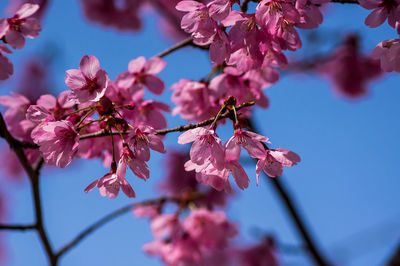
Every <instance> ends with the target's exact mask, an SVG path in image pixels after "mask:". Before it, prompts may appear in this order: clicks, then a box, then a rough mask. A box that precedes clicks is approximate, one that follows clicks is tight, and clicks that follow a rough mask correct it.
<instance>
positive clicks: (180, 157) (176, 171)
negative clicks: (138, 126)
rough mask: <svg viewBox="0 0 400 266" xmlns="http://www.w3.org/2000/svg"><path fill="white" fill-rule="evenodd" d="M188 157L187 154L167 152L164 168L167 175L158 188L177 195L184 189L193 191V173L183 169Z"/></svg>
mask: <svg viewBox="0 0 400 266" xmlns="http://www.w3.org/2000/svg"><path fill="white" fill-rule="evenodd" d="M188 159H189V156H188V154H186V153H184V152H181V151H178V150H169V151H168V153H167V160H166V164H165V166H166V170H167V175H166V177H164V178H163V183H162V184H160V186H159V188H160V190H163V191H165V192H167V193H168V194H170V195H173V196H179V195H181V194H182V193H183V192H185V191H193V190H195V188H196V186H197V181H196V176H195V173H194V172H192V171H190V172H188V171H186V170H185V167H184V165H185V162H186V161H187V160H188Z"/></svg>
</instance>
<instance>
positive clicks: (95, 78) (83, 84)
mask: <svg viewBox="0 0 400 266" xmlns="http://www.w3.org/2000/svg"><path fill="white" fill-rule="evenodd" d="M66 73H67V76H66V77H65V83H66V84H67V86H68V88H70V89H71V90H72V91H73V92H74V94H75V96H76V98H77V99H78V101H79V102H80V103H86V102H97V101H99V100H100V98H101V97H103V96H104V94H105V91H106V88H107V83H108V75H107V72H106V71H105V70H103V69H100V62H99V60H98V59H97V58H96V57H95V56H94V55H90V56H88V55H85V56H83V57H82V59H81V61H80V62H79V69H70V70H67V72H66Z"/></svg>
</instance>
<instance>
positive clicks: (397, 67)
mask: <svg viewBox="0 0 400 266" xmlns="http://www.w3.org/2000/svg"><path fill="white" fill-rule="evenodd" d="M371 57H372V58H374V59H379V60H380V63H381V68H382V70H383V71H386V72H392V71H395V72H397V73H400V39H393V40H385V41H383V42H381V43H379V44H378V45H377V46H376V47H375V48H374V50H373V51H372V53H371Z"/></svg>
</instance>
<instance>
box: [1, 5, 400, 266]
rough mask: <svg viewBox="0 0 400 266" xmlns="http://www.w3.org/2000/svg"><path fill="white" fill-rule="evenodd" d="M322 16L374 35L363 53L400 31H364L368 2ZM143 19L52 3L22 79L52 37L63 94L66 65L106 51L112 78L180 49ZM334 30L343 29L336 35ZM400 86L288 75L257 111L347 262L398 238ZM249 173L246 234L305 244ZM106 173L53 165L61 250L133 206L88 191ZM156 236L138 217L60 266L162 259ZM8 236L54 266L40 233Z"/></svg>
mask: <svg viewBox="0 0 400 266" xmlns="http://www.w3.org/2000/svg"><path fill="white" fill-rule="evenodd" d="M4 6H5V3H1V4H0V8H2V9H4ZM325 14H326V16H325V23H324V26H323V27H322V28H321V31H323V32H324V34H325V35H326V38H328V39H329V40H332V42H333V43H335V42H338V41H339V39H340V34H343V33H345V32H347V31H350V30H353V31H357V32H358V33H360V34H361V35H362V36H363V37H365V38H364V41H363V47H364V49H365V50H366V51H370V50H371V49H372V48H373V47H374V46H375V45H376V44H377V43H378V42H380V41H382V40H384V39H391V38H396V34H395V31H394V30H393V29H391V28H389V27H388V26H387V25H385V26H381V27H379V28H377V29H373V30H371V29H369V28H367V27H366V26H365V25H364V23H363V22H364V19H365V17H366V15H367V14H368V11H366V10H363V9H362V8H361V7H359V6H356V5H340V4H336V5H331V6H330V7H329V8H327V9H326V12H325ZM143 19H144V20H145V23H144V28H143V30H142V31H141V32H139V33H135V34H132V33H119V32H116V31H114V30H112V29H104V28H102V27H99V26H97V25H93V24H91V23H88V22H87V21H86V20H85V19H84V18H83V16H82V11H81V9H80V8H79V2H78V1H76V0H75V1H52V3H51V5H50V8H49V10H48V12H47V14H46V15H45V19H44V21H43V31H42V32H41V34H40V36H39V38H37V39H35V40H29V41H28V42H27V44H26V48H25V49H23V50H20V51H16V52H15V54H14V55H12V56H11V58H12V61H13V62H14V63H15V68H16V73H15V76H18V75H19V74H20V72H21V71H20V68H19V66H21V64H22V62H23V60H24V58H25V57H27V56H30V55H32V54H34V53H36V52H38V51H41V50H43V49H44V48H43V47H44V46H45V45H47V44H49V43H51V44H52V45H55V46H56V47H57V49H58V50H59V52H60V54H59V56H58V58H57V60H56V61H55V64H54V69H53V74H52V82H53V84H54V88H55V91H57V92H60V91H62V90H65V89H67V87H66V85H65V84H64V76H65V70H67V69H71V68H76V67H77V66H78V63H79V60H80V58H81V57H82V56H83V55H85V54H92V55H95V56H97V57H98V58H99V60H100V62H101V66H102V68H104V69H106V70H107V72H108V73H109V75H110V77H111V78H115V76H116V74H118V73H119V72H121V71H124V70H125V69H126V68H127V64H128V62H129V61H130V60H131V59H133V58H136V57H138V56H141V55H143V56H146V57H147V58H148V57H151V56H153V55H155V54H157V53H158V52H160V51H162V50H164V49H165V48H167V47H169V46H170V45H171V44H172V43H171V42H170V41H168V40H166V39H164V38H163V37H162V36H161V35H160V31H159V28H158V24H157V18H156V17H155V16H154V14H153V13H146V14H144V15H143ZM385 24H386V23H385ZM334 30H335V32H338V33H339V34H336V33H332V32H333V31H334ZM332 34H334V35H332ZM166 61H167V63H168V65H167V67H166V68H165V70H164V71H163V72H162V73H161V75H160V76H161V77H162V78H163V80H164V81H165V82H166V84H167V87H169V86H170V85H171V84H172V83H174V82H176V81H177V80H178V79H179V78H192V79H198V78H200V77H202V76H204V74H206V73H208V72H209V67H210V64H209V59H208V55H207V54H205V53H204V52H202V51H197V50H193V49H190V48H187V49H185V50H183V51H180V52H178V53H175V54H173V55H170V56H168V57H167V58H166ZM399 82H400V78H399V75H398V74H391V75H387V76H385V77H384V78H382V79H381V80H379V81H378V82H375V83H373V84H372V86H370V95H369V96H368V97H366V98H363V99H361V100H359V101H348V100H344V99H342V98H339V97H337V96H335V95H334V94H333V93H332V89H331V84H330V83H328V82H326V81H325V80H323V79H321V78H319V77H316V76H306V75H296V76H292V75H285V76H284V77H282V80H281V81H280V82H279V83H277V84H276V85H274V86H272V87H270V88H268V89H267V95H268V97H269V98H270V101H271V107H270V108H269V109H268V110H260V109H259V110H257V111H256V114H255V115H256V118H257V119H258V126H259V127H260V128H261V129H262V132H263V133H264V134H265V135H266V136H268V137H269V138H270V139H271V141H272V143H273V145H274V147H286V148H288V149H291V150H293V151H296V152H297V153H298V154H299V155H300V156H301V158H302V162H301V163H300V164H299V165H298V166H296V167H293V168H291V169H285V176H284V177H283V178H282V179H284V180H283V181H284V182H285V183H286V184H287V185H288V187H289V189H290V190H291V192H292V193H293V195H294V198H295V201H296V203H297V204H298V205H300V206H301V210H302V213H303V214H304V215H305V216H306V217H307V222H308V223H309V225H310V226H311V227H312V229H313V233H314V235H315V238H316V239H317V241H318V243H320V244H321V247H322V248H323V250H324V253H325V254H327V256H329V258H330V259H331V261H333V262H334V263H336V264H338V265H349V266H350V265H351V266H366V265H381V264H382V263H383V262H385V261H386V260H387V258H388V257H389V256H390V254H391V252H392V251H393V250H394V247H395V246H396V244H398V243H399V241H400V223H399V218H400V210H399V208H398V206H399V204H398V203H399V202H400V193H398V190H399V186H400V180H399V177H400V175H399V174H398V167H399V163H398V159H399V156H398V150H399V149H400V141H399V136H400V125H399V114H400V104H399V103H398V101H399V99H400V90H399ZM13 84H15V83H14V82H13V81H12V80H11V81H10V82H6V83H4V84H2V85H1V87H0V89H1V92H0V95H4V94H7V93H8V91H9V89H12V87H13ZM33 89H34V88H33ZM170 95H171V92H170V91H169V90H166V92H165V94H164V95H163V96H161V97H158V99H159V100H162V101H165V102H167V103H168V104H170V105H171V106H172V104H171V102H170V101H169V99H170ZM168 121H169V126H175V125H179V124H181V123H183V121H182V120H180V119H179V118H177V117H171V116H169V117H168ZM219 133H220V134H221V136H223V137H224V138H225V139H226V138H227V137H229V136H230V134H232V132H231V131H230V129H229V128H226V129H222V130H221V131H220V132H219ZM177 136H178V135H177V134H171V135H168V137H167V138H166V143H167V146H168V147H177V145H178V144H177V143H176V139H177ZM162 159H163V157H162V156H159V155H158V154H155V153H153V154H152V160H151V162H150V169H151V177H150V179H149V180H148V181H147V182H146V183H144V182H142V181H141V180H139V179H137V178H135V177H134V176H133V174H130V176H128V178H129V182H130V183H131V184H132V186H133V187H134V189H135V191H136V194H137V198H136V199H134V200H133V201H141V200H143V199H147V198H153V197H155V196H157V193H156V186H157V184H158V183H159V181H160V180H161V179H162V178H163V173H162V170H161V169H162V168H161V167H159V166H160V165H163V161H162ZM2 163H4V162H0V165H1V164H2ZM246 170H247V172H248V174H249V176H250V178H251V183H250V187H249V189H247V190H245V191H243V192H242V191H240V192H239V193H237V196H236V197H235V198H234V200H233V201H232V203H231V204H230V206H229V210H228V215H229V217H230V218H231V219H232V220H233V221H240V231H241V235H240V237H239V238H238V240H240V241H244V242H249V243H251V242H254V241H257V236H255V234H254V231H255V230H254V228H258V229H259V230H262V231H265V232H272V233H273V234H274V235H275V236H277V238H278V240H279V241H280V242H282V243H285V244H292V245H299V244H300V243H301V240H300V238H299V237H298V235H297V231H296V230H295V229H294V227H293V226H292V223H291V221H290V220H289V219H288V216H287V213H286V210H284V209H283V208H282V205H281V202H280V201H279V199H278V198H277V197H276V195H275V193H274V191H273V190H272V187H271V186H270V185H269V184H268V183H266V182H261V183H260V185H259V186H258V187H257V186H256V182H255V169H254V166H252V165H248V166H246ZM106 171H107V169H104V167H103V166H102V165H101V163H100V162H98V161H90V162H88V161H76V162H74V163H73V164H72V165H71V166H70V167H68V168H67V169H66V170H61V169H56V168H50V167H48V168H45V169H44V171H43V178H42V183H41V185H42V187H41V188H42V198H43V205H44V212H45V216H44V219H45V225H46V226H47V229H48V232H49V234H50V237H51V241H52V243H53V245H54V246H55V247H56V248H59V247H61V246H62V245H63V244H65V243H66V242H68V241H69V240H70V239H72V238H73V237H74V236H75V235H76V234H77V233H78V232H80V231H81V230H82V229H83V228H84V227H86V226H87V225H89V224H91V223H92V222H94V221H95V220H97V219H98V218H100V217H102V216H103V215H104V214H106V213H108V212H110V211H112V210H114V209H116V208H118V207H120V206H123V205H125V204H126V203H128V202H132V200H129V199H127V198H126V197H125V196H124V195H122V194H121V195H120V196H119V197H118V198H117V199H114V200H111V199H108V198H102V197H101V196H100V195H99V193H98V192H97V191H93V192H91V193H89V194H85V193H84V192H83V189H84V188H85V187H86V186H87V185H88V184H89V183H90V182H92V181H93V180H94V179H96V178H99V177H101V176H102V175H104V173H105V172H106ZM0 178H1V177H0ZM0 184H4V182H2V183H0ZM2 186H3V185H2ZM7 186H8V187H6V188H3V187H2V188H1V191H6V195H7V198H8V203H9V217H8V220H7V221H8V222H10V223H12V222H15V223H29V222H31V221H33V213H32V203H31V192H30V189H29V186H28V183H27V182H26V181H25V182H24V183H23V184H8V185H7ZM151 240H152V236H151V234H150V229H149V224H148V222H147V221H146V220H145V219H137V218H135V217H133V215H131V214H130V213H129V214H126V215H124V216H122V217H120V218H118V219H116V220H114V221H113V222H111V223H109V224H107V225H106V226H104V227H103V228H101V229H100V230H99V231H97V232H96V233H95V234H93V235H91V236H90V237H89V238H87V239H86V240H85V241H83V242H82V243H81V244H80V245H79V246H78V247H77V248H76V249H73V250H71V251H70V253H69V254H67V255H66V256H65V257H64V258H63V259H62V261H61V265H62V266H72V265H99V266H100V265H119V266H120V265H121V266H122V265H160V262H159V260H158V259H157V258H149V257H147V256H146V255H145V254H144V253H143V252H142V245H143V244H144V243H146V242H149V241H151ZM4 241H5V243H6V245H7V247H8V252H9V257H8V262H7V265H10V266H11V265H15V266H19V265H31V266H36V265H38V266H40V265H45V264H46V259H45V257H44V253H43V251H42V250H41V246H40V244H39V242H38V238H37V236H36V234H34V233H20V232H11V233H6V234H5V240H4ZM282 259H283V262H284V265H300V266H301V265H310V262H309V261H308V259H307V257H306V256H304V255H293V254H292V255H289V254H287V255H284V256H282Z"/></svg>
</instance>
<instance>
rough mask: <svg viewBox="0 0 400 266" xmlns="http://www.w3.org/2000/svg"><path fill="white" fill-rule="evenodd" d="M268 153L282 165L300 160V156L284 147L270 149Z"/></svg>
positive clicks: (294, 163) (292, 163) (290, 164)
mask: <svg viewBox="0 0 400 266" xmlns="http://www.w3.org/2000/svg"><path fill="white" fill-rule="evenodd" d="M270 154H271V155H272V156H273V157H274V158H275V159H276V160H277V161H278V162H280V163H281V164H282V165H283V166H286V167H291V166H293V165H296V164H297V163H298V162H300V161H301V159H300V156H299V155H298V154H297V153H295V152H292V151H290V150H288V149H285V148H278V149H276V150H271V151H270Z"/></svg>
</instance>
